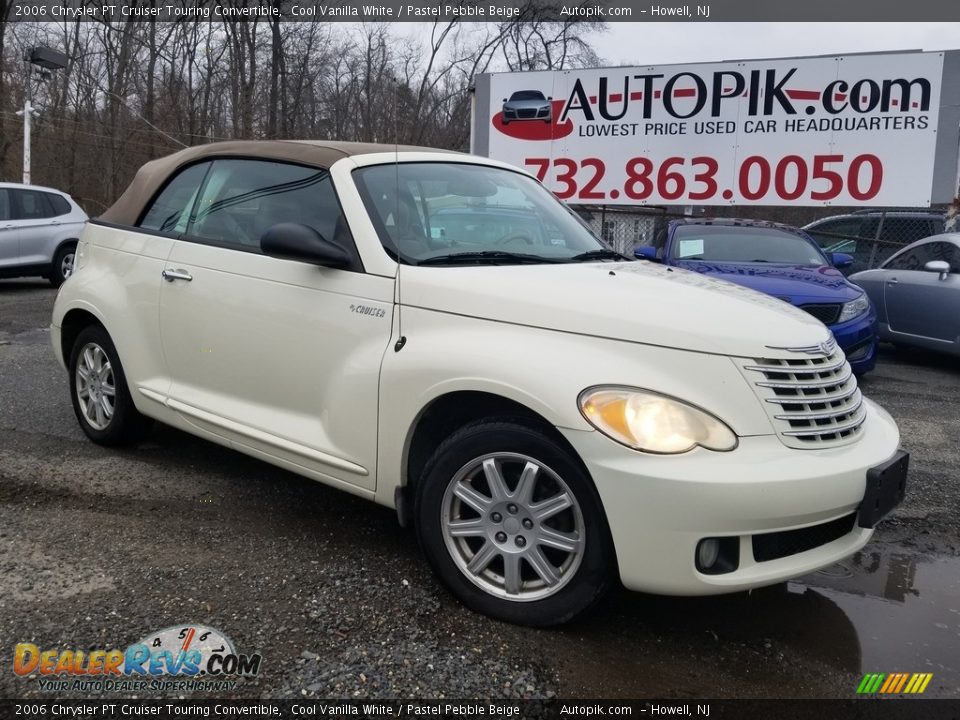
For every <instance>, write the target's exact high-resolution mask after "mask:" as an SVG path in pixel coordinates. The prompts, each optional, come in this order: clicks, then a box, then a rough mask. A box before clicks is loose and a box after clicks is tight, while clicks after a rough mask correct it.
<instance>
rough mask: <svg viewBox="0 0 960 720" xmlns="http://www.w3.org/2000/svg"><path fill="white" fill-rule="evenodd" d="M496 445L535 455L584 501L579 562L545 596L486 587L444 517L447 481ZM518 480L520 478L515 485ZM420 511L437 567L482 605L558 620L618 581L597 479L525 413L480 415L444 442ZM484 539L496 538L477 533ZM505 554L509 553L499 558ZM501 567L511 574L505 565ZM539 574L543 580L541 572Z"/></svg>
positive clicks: (423, 538)
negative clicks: (450, 542)
mask: <svg viewBox="0 0 960 720" xmlns="http://www.w3.org/2000/svg"><path fill="white" fill-rule="evenodd" d="M491 453H507V454H517V455H522V456H526V457H528V458H532V459H534V460H536V461H537V463H539V464H542V465H543V466H545V468H547V469H548V470H549V471H552V472H553V473H555V474H556V475H557V476H558V477H559V478H560V479H561V480H562V481H563V483H565V484H566V486H567V488H568V489H569V490H570V491H571V492H572V494H573V496H574V497H575V499H576V503H577V504H578V505H579V510H580V516H581V517H582V527H583V551H582V555H581V557H580V560H579V565H578V566H576V569H575V570H572V569H571V570H569V576H568V577H567V576H564V577H565V578H566V579H564V580H563V583H562V584H561V585H560V587H559V589H558V590H556V591H554V593H553V594H550V595H547V596H546V597H543V598H540V599H529V600H524V601H520V600H511V599H507V598H505V597H499V596H498V595H496V594H494V593H493V592H489V591H487V590H484V589H483V588H481V587H480V586H479V585H478V584H476V583H475V582H474V581H473V580H471V579H469V578H468V577H467V575H466V573H467V570H465V569H464V570H461V569H460V567H459V566H458V565H457V561H455V560H454V557H453V554H452V553H453V552H454V551H452V550H450V549H448V547H447V544H446V542H445V539H444V538H445V536H444V529H443V524H444V523H443V519H442V518H443V514H444V512H445V506H444V495H445V493H446V491H447V488H448V486H449V485H451V483H452V482H453V481H454V479H455V478H456V476H457V474H458V472H461V470H462V469H463V468H466V467H467V466H469V465H470V464H471V463H472V462H474V463H475V462H476V461H477V460H478V459H479V458H481V457H482V456H485V455H488V454H491ZM508 486H509V481H508ZM516 487H517V486H516V484H514V486H513V488H512V490H513V491H515V490H516ZM531 502H533V499H531ZM414 518H415V521H416V528H417V535H418V537H419V540H420V543H421V546H422V547H423V550H424V553H425V554H426V556H427V559H428V560H429V562H430V564H431V565H432V567H433V569H434V571H435V572H436V573H437V574H438V575H439V576H440V578H441V580H442V581H443V582H444V584H446V586H447V587H448V588H449V589H450V590H451V592H452V593H453V594H454V595H456V596H457V597H458V598H459V599H460V600H461V601H462V602H463V603H464V604H465V605H467V606H468V607H469V608H471V609H472V610H474V611H476V612H479V613H483V614H485V615H489V616H492V617H494V618H497V619H500V620H505V621H507V622H511V623H516V624H519V625H529V626H535V627H544V626H551V625H558V624H560V623H564V622H567V621H568V620H570V619H571V618H573V617H574V616H576V615H578V614H580V613H582V612H584V611H586V610H587V609H589V608H590V607H592V606H593V605H594V604H595V603H597V602H598V601H599V600H600V599H601V598H602V597H603V596H604V595H605V594H606V592H607V591H608V590H609V589H610V587H611V586H612V585H613V577H614V575H613V569H614V567H615V562H614V551H613V543H612V541H611V538H610V532H609V529H608V527H607V522H606V517H605V514H604V512H603V507H602V504H601V502H600V498H599V495H598V494H597V491H596V488H595V487H594V485H593V482H592V481H591V479H590V478H589V476H588V475H587V473H586V471H585V470H584V469H583V467H582V466H581V464H580V462H579V461H578V460H577V459H576V458H575V457H572V456H571V454H570V452H569V451H568V450H567V449H566V448H564V447H563V446H561V445H560V444H559V443H558V442H556V441H555V440H553V439H552V438H550V437H549V436H548V435H547V434H546V433H544V432H543V431H541V430H540V429H538V428H536V427H533V426H531V425H528V424H526V423H525V422H524V421H523V420H519V419H510V418H499V419H490V420H483V421H478V422H475V423H472V424H470V425H467V426H465V427H463V428H462V429H460V430H458V431H457V432H456V433H454V434H453V435H451V436H450V437H449V438H447V439H446V440H445V441H444V442H443V443H441V444H440V446H439V447H438V448H437V450H436V452H434V454H433V456H432V457H431V458H430V460H429V461H428V462H427V464H426V467H425V468H424V472H423V475H422V476H421V478H420V482H419V483H418V485H417V488H416V497H415V505H414ZM519 532H520V533H523V532H524V531H523V530H520V531H519ZM530 532H534V531H530ZM477 542H478V543H483V542H492V541H490V540H487V539H480V538H478V539H477ZM525 542H526V541H525ZM477 554H480V553H479V552H478V553H477ZM498 561H500V562H502V561H503V559H502V558H500V559H499V560H495V561H494V562H498ZM520 566H521V567H523V568H524V570H525V571H526V572H527V573H528V575H529V573H530V571H532V570H533V567H532V565H530V564H529V561H521V562H520ZM484 572H486V571H484ZM502 575H503V578H504V579H505V578H506V574H505V572H503V573H502ZM534 582H537V580H536V576H534Z"/></svg>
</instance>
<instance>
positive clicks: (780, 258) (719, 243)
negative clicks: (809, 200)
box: [671, 225, 826, 266]
mask: <svg viewBox="0 0 960 720" xmlns="http://www.w3.org/2000/svg"><path fill="white" fill-rule="evenodd" d="M671 257H672V258H674V259H676V260H709V261H711V262H731V263H752V262H767V263H781V264H786V265H814V266H820V265H825V264H826V259H825V258H824V257H823V255H821V254H820V251H819V250H818V249H817V248H816V246H815V245H814V244H813V242H812V241H810V240H807V239H806V238H805V237H803V236H801V235H797V234H795V233H792V232H789V231H787V230H781V229H779V228H773V227H750V226H740V225H686V226H682V227H679V228H677V230H676V232H675V234H674V241H673V246H672V248H671Z"/></svg>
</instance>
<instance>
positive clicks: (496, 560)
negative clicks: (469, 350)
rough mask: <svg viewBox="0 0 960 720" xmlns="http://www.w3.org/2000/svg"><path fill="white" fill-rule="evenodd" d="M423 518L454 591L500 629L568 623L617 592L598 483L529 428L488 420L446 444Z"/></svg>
mask: <svg viewBox="0 0 960 720" xmlns="http://www.w3.org/2000/svg"><path fill="white" fill-rule="evenodd" d="M416 519H417V530H418V534H419V536H420V540H421V544H422V545H423V548H424V551H425V552H426V554H427V557H428V559H429V560H430V563H431V564H432V566H433V567H434V569H435V570H436V572H437V573H438V574H439V575H440V577H441V579H442V580H443V581H444V582H445V583H446V585H447V586H448V587H449V588H450V589H451V590H452V591H453V593H454V594H455V595H457V596H458V597H459V598H460V599H461V600H462V601H463V602H464V603H465V604H466V605H467V606H469V607H470V608H472V609H474V610H476V611H478V612H482V613H484V614H487V615H491V616H493V617H496V618H499V619H501V620H506V621H509V622H514V623H519V624H523V625H536V626H545V625H555V624H558V623H562V622H565V621H567V620H569V619H570V618H572V617H574V616H575V615H577V614H579V613H581V612H583V611H584V610H586V609H587V608H589V607H590V606H591V605H593V604H594V603H595V602H596V601H597V600H599V599H600V598H601V597H602V596H603V594H604V592H605V591H606V590H607V589H608V588H609V586H610V584H611V573H610V570H611V567H612V565H613V563H612V560H613V553H612V549H611V542H610V539H609V532H608V529H607V526H606V521H605V519H604V513H603V508H602V506H601V503H600V499H599V497H598V495H597V492H596V489H595V488H594V486H593V484H592V482H591V480H590V478H589V477H588V476H587V474H586V473H585V471H584V470H583V468H582V467H581V466H580V464H579V463H578V462H577V461H576V460H575V459H574V458H573V457H571V455H570V453H569V452H568V451H567V450H566V449H565V448H564V447H562V446H561V445H560V444H559V443H558V442H557V441H555V440H554V439H552V438H551V437H549V436H548V435H547V434H546V433H544V432H542V431H541V430H539V429H537V428H534V427H531V426H528V425H526V424H523V423H522V422H518V421H514V420H488V421H480V422H476V423H473V424H470V425H468V426H466V427H464V428H463V429H461V430H459V431H458V432H456V433H455V434H454V435H452V436H451V437H449V438H448V439H447V440H446V441H444V442H443V443H442V444H441V445H440V446H439V447H438V448H437V450H436V452H435V453H434V455H433V457H432V458H431V459H430V461H429V462H428V463H427V466H426V469H425V470H424V474H423V477H422V479H421V482H420V485H419V486H418V492H417V497H416Z"/></svg>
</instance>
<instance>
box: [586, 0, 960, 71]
mask: <svg viewBox="0 0 960 720" xmlns="http://www.w3.org/2000/svg"><path fill="white" fill-rule="evenodd" d="M838 1H842V0H838ZM607 27H608V30H607V31H606V32H605V33H603V34H602V35H599V36H594V38H593V46H594V48H596V49H597V51H598V52H599V54H600V56H601V57H602V58H603V59H604V60H605V61H607V62H608V63H609V64H613V65H659V64H663V63H688V62H709V61H714V60H740V59H745V58H766V57H788V56H791V55H823V54H832V53H851V52H868V51H876V50H916V49H920V50H951V49H955V48H960V23H869V22H868V23H659V22H658V23H621V22H615V23H609V24H608V25H607Z"/></svg>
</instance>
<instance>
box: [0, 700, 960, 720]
mask: <svg viewBox="0 0 960 720" xmlns="http://www.w3.org/2000/svg"><path fill="white" fill-rule="evenodd" d="M146 717H150V718H191V717H201V718H218V719H219V718H257V719H260V720H262V719H265V718H270V719H276V720H287V719H288V718H289V719H293V718H298V719H299V718H351V717H353V718H369V719H370V720H381V719H383V718H410V719H411V720H412V719H414V718H471V719H472V718H498V719H499V718H543V719H545V720H550V719H556V720H573V719H574V718H576V719H579V718H616V717H628V718H653V719H654V720H661V719H662V718H672V717H677V718H701V719H704V718H709V719H710V720H716V719H717V718H722V719H723V720H727V719H730V720H733V719H737V720H739V719H740V718H768V719H769V720H791V719H793V718H796V719H797V720H834V719H838V720H845V719H846V718H851V719H856V720H874V719H876V720H888V719H889V720H899V719H900V718H903V719H904V720H906V719H907V718H910V719H912V718H923V719H924V720H960V700H921V699H919V698H918V699H910V700H895V699H888V700H876V699H870V700H867V699H862V700H695V701H694V700H621V701H615V702H611V701H609V700H562V699H557V698H552V699H550V700H545V701H540V700H522V701H498V700H315V699H310V700H304V701H302V702H301V701H297V700H53V701H51V700H45V701H20V700H0V718H3V719H4V720H6V718H22V719H23V720H29V719H41V718H69V719H71V720H75V719H76V720H79V719H84V720H86V719H87V718H92V719H104V720H109V719H110V718H146Z"/></svg>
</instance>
